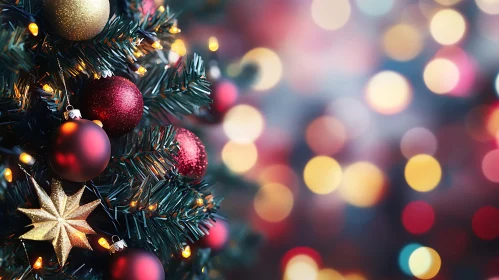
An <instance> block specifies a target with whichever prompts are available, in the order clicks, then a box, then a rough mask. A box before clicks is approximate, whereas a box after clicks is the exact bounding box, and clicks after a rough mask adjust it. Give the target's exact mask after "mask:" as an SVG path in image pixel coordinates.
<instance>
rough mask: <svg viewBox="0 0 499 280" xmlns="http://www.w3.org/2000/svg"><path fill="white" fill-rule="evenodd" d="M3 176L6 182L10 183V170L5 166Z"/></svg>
mask: <svg viewBox="0 0 499 280" xmlns="http://www.w3.org/2000/svg"><path fill="white" fill-rule="evenodd" d="M3 177H4V178H5V180H7V182H9V183H11V182H12V170H11V169H10V168H8V167H7V168H5V171H4V172H3Z"/></svg>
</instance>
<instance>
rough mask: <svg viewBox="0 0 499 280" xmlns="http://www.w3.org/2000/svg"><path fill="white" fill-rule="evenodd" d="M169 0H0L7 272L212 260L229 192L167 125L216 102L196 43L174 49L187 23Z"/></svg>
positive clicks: (109, 270)
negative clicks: (187, 51) (218, 188)
mask: <svg viewBox="0 0 499 280" xmlns="http://www.w3.org/2000/svg"><path fill="white" fill-rule="evenodd" d="M161 2H162V1H156V0H155V1H152V0H148V1H145V0H144V1H143V0H111V1H109V0H91V1H90V0H43V1H42V0H17V1H16V0H11V1H10V0H9V1H8V0H0V8H1V13H0V17H1V22H2V29H1V30H0V49H1V53H0V63H1V66H2V67H1V68H0V69H1V70H0V72H1V73H0V92H1V94H0V118H1V121H0V133H1V134H0V137H1V139H0V141H1V142H0V146H1V148H0V152H1V161H0V164H1V166H0V170H1V172H2V174H3V176H2V177H1V179H0V184H1V188H0V190H1V191H0V195H1V197H0V198H1V200H0V205H1V209H0V222H1V225H2V226H1V229H0V234H1V239H0V240H1V243H0V277H1V279H145V280H154V279H205V278H208V277H209V276H208V275H209V274H210V268H212V267H214V266H216V265H215V264H214V263H213V262H210V259H211V257H212V256H213V251H216V250H218V249H220V248H221V246H222V245H223V243H224V242H226V241H227V238H226V237H224V236H226V235H227V234H228V233H227V231H228V229H227V226H226V224H225V223H224V222H221V221H220V219H221V218H222V217H221V216H220V214H219V213H218V210H219V206H220V202H221V200H222V199H221V198H220V197H217V196H215V195H214V194H213V193H212V189H211V184H210V183H208V182H206V181H205V180H203V177H204V175H205V173H206V167H207V157H206V151H205V147H204V145H203V143H202V142H201V141H200V140H199V138H198V137H197V136H196V135H195V134H194V133H192V132H191V131H189V130H187V129H185V128H179V127H174V126H172V125H170V119H171V118H172V117H177V118H181V117H183V116H186V115H190V114H193V113H195V112H198V111H199V109H200V108H203V107H208V106H209V104H210V103H211V99H210V82H209V81H208V80H207V78H206V75H205V67H204V64H203V60H202V58H201V57H200V56H198V55H196V54H193V55H187V56H182V55H178V54H176V53H174V52H172V51H171V48H170V47H171V44H172V42H173V40H174V38H175V35H176V34H177V33H179V32H180V29H179V27H178V26H177V22H176V20H175V16H176V14H175V13H173V12H171V11H170V10H169V8H168V7H167V6H166V5H164V3H161ZM215 228H218V229H217V231H222V233H223V234H222V235H221V236H218V237H219V238H218V239H217V240H209V239H208V238H206V236H207V235H208V234H209V232H210V231H211V230H213V229H215ZM242 235H244V236H250V239H252V238H253V237H251V234H242ZM212 239H213V238H212ZM256 239H257V238H256ZM256 239H255V238H253V240H256Z"/></svg>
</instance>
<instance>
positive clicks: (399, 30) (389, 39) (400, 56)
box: [383, 24, 423, 61]
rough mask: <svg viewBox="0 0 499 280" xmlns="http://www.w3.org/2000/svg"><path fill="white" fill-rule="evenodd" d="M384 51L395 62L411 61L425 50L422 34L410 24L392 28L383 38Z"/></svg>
mask: <svg viewBox="0 0 499 280" xmlns="http://www.w3.org/2000/svg"><path fill="white" fill-rule="evenodd" d="M383 49H384V51H385V53H386V54H387V55H388V56H389V57H391V58H393V59H395V60H399V61H408V60H411V59H413V58H415V57H416V56H417V55H418V54H419V53H420V52H421V50H422V49H423V38H422V36H421V32H420V31H419V30H418V29H417V28H415V27H414V26H412V25H409V24H397V25H395V26H392V27H391V28H390V29H388V30H387V31H386V32H385V34H384V36H383Z"/></svg>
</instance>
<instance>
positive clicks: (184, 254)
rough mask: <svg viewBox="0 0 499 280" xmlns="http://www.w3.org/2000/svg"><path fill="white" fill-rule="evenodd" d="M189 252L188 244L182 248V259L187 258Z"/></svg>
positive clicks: (189, 254)
mask: <svg viewBox="0 0 499 280" xmlns="http://www.w3.org/2000/svg"><path fill="white" fill-rule="evenodd" d="M191 254H192V253H191V247H190V246H189V245H187V246H185V247H184V250H182V257H184V259H188V258H189V257H190V256H191Z"/></svg>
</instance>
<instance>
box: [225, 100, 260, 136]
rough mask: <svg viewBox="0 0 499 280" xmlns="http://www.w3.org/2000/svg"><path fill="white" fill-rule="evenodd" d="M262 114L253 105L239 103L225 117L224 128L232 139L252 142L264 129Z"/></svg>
mask: <svg viewBox="0 0 499 280" xmlns="http://www.w3.org/2000/svg"><path fill="white" fill-rule="evenodd" d="M263 127H264V119H263V116H262V114H261V113H260V112H259V111H258V110H257V109H255V108H254V107H252V106H249V105H244V104H243V105H237V106H235V107H233V108H232V109H230V110H229V111H228V112H227V114H226V115H225V117H224V120H223V128H224V131H225V134H226V135H227V137H229V139H230V140H232V141H234V142H238V143H251V142H253V141H255V140H256V139H257V138H258V137H259V136H260V135H261V134H262V131H263Z"/></svg>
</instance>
